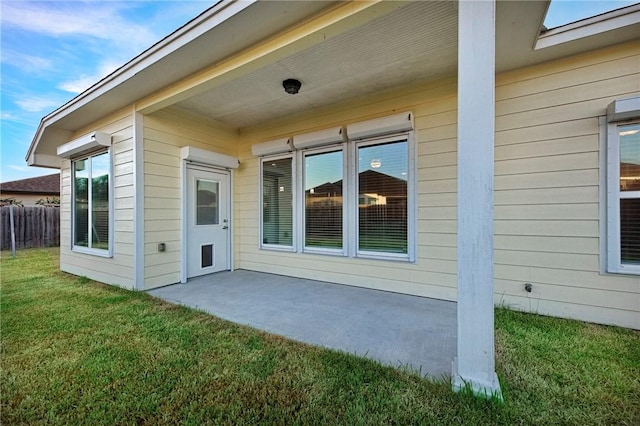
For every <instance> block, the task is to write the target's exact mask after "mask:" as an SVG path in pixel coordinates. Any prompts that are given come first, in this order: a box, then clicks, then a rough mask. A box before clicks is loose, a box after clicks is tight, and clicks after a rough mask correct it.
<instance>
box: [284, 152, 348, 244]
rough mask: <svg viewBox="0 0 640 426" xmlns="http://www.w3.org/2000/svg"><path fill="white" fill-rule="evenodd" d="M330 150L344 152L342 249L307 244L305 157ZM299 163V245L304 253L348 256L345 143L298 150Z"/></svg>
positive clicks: (297, 193) (297, 192)
mask: <svg viewBox="0 0 640 426" xmlns="http://www.w3.org/2000/svg"><path fill="white" fill-rule="evenodd" d="M328 152H342V248H341V249H332V248H323V247H307V245H306V229H307V228H306V214H307V211H306V208H307V206H306V200H305V186H306V182H305V171H304V164H305V161H304V160H305V157H306V156H307V155H316V154H323V153H328ZM298 164H299V170H298V171H297V175H298V176H299V177H300V179H299V181H300V187H299V188H298V189H297V191H296V198H298V200H297V201H298V202H297V205H299V206H300V209H299V214H298V217H297V219H298V220H297V224H298V226H297V228H298V232H297V235H299V238H300V240H299V242H298V247H301V252H303V253H312V254H324V255H333V256H346V255H347V253H348V252H347V237H346V235H347V234H348V230H349V228H348V221H347V208H346V207H347V203H346V202H345V200H346V199H347V197H346V195H347V192H346V189H347V173H348V163H347V156H346V148H345V146H344V144H340V145H331V146H323V147H320V148H309V149H305V150H300V151H298Z"/></svg>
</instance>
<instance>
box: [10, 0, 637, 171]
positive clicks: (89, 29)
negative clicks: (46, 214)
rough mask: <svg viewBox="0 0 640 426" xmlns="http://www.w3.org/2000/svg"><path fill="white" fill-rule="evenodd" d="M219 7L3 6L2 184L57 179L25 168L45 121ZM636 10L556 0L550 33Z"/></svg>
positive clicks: (44, 3) (170, 4)
mask: <svg viewBox="0 0 640 426" xmlns="http://www.w3.org/2000/svg"><path fill="white" fill-rule="evenodd" d="M213 3H215V0H210V1H204V0H203V1H199V0H190V1H189V0H186V1H184V0H183V1H157V0H156V1H143V0H137V1H131V0H130V1H39V2H36V1H6V0H0V31H1V45H0V53H1V55H0V64H1V68H0V71H1V74H0V91H1V100H0V111H1V128H2V129H1V151H0V157H1V168H0V181H2V182H6V181H11V180H16V179H23V178H27V177H32V176H39V175H43V174H48V173H52V172H54V170H52V169H41V168H34V167H28V166H27V165H26V163H25V161H24V157H25V154H26V152H27V149H28V147H29V145H30V143H31V140H32V138H33V135H34V133H35V131H36V129H37V127H38V124H39V122H40V119H41V118H42V117H43V116H45V115H47V114H48V113H50V112H51V111H53V110H54V109H56V108H57V107H59V106H61V105H62V104H64V103H65V102H67V101H69V100H70V99H72V98H73V97H74V96H75V95H77V94H78V93H80V92H82V91H83V90H84V89H87V88H88V87H89V86H91V85H92V84H93V83H95V82H97V81H98V80H99V79H101V78H102V77H104V76H106V75H107V74H109V73H110V72H112V71H113V70H115V69H116V68H117V67H119V66H121V65H123V64H124V63H126V62H127V61H129V60H130V59H132V58H133V57H135V56H136V55H137V54H139V53H141V52H142V51H144V50H145V49H146V48H148V47H150V46H151V45H152V44H154V43H155V42H157V41H158V40H160V39H161V38H163V37H165V36H166V35H168V34H170V33H171V32H172V31H174V30H175V29H177V28H179V27H180V26H182V25H183V24H185V23H186V22H187V21H189V20H190V19H192V18H194V17H195V16H197V15H198V14H199V13H201V12H202V11H203V10H205V9H206V8H208V7H209V6H211V5H212V4H213ZM633 3H634V1H622V2H621V1H613V0H609V1H572V0H566V1H557V0H556V1H554V2H553V3H552V7H551V9H550V15H551V16H549V17H548V20H547V22H546V25H547V27H554V26H557V25H560V24H562V23H566V22H570V21H574V20H577V19H582V18H585V17H588V16H592V15H594V14H598V13H602V12H603V11H605V10H610V9H615V8H618V7H622V6H625V5H628V4H633ZM556 17H557V18H556Z"/></svg>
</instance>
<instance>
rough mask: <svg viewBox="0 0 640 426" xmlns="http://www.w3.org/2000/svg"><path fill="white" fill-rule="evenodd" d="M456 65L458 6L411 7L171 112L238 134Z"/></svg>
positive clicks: (449, 71)
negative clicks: (287, 84) (295, 88)
mask: <svg viewBox="0 0 640 426" xmlns="http://www.w3.org/2000/svg"><path fill="white" fill-rule="evenodd" d="M456 64H457V10H456V4H455V3H454V2H416V3H409V4H406V5H405V6H404V7H402V8H399V9H396V10H394V11H392V12H391V13H389V14H387V15H385V16H383V17H381V18H378V19H375V20H373V21H371V22H369V23H367V24H365V25H362V26H360V27H357V28H354V29H351V30H349V31H346V32H344V33H343V34H341V35H338V36H336V37H333V38H330V39H328V40H326V41H324V42H322V43H320V44H318V45H316V46H314V47H312V48H308V49H306V50H303V51H301V52H298V53H296V54H294V55H292V56H289V57H286V58H284V59H281V60H278V61H277V62H275V63H272V64H270V65H268V66H266V67H264V68H262V69H259V70H256V71H254V72H252V73H249V74H247V75H244V76H242V77H240V78H238V79H236V80H234V81H230V82H228V83H225V84H222V85H220V86H218V87H215V88H214V89H212V90H209V91H206V92H204V93H201V94H198V95H196V96H194V97H191V98H190V99H187V100H185V101H182V102H179V103H177V104H176V106H178V107H180V108H182V109H185V110H188V111H192V112H195V113H198V114H201V115H204V116H207V117H211V118H213V119H215V120H217V121H220V122H222V123H225V124H227V125H230V126H233V127H237V128H242V127H246V126H250V125H253V124H256V123H260V122H264V121H268V120H271V119H275V118H278V117H282V116H286V115H289V114H291V113H294V112H297V111H301V110H306V109H312V108H317V107H320V106H323V105H328V104H331V103H334V102H338V101H340V100H344V99H346V98H350V97H354V96H361V95H366V94H368V93H373V92H376V91H379V90H384V89H388V88H391V87H394V86H398V85H401V84H404V83H407V82H410V81H413V80H418V79H424V78H425V77H429V78H438V77H441V76H445V75H449V74H453V73H455V70H456ZM286 78H296V79H298V80H300V81H301V82H302V89H301V91H300V93H299V94H297V95H295V96H291V95H288V94H286V93H285V92H284V90H283V88H282V81H283V80H284V79H286Z"/></svg>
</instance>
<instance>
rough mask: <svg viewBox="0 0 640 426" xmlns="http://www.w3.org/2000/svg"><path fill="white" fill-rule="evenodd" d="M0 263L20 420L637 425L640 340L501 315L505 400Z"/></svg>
mask: <svg viewBox="0 0 640 426" xmlns="http://www.w3.org/2000/svg"><path fill="white" fill-rule="evenodd" d="M56 253H57V251H56V249H46V250H24V251H20V252H18V258H17V259H15V260H14V259H12V258H11V257H10V255H8V254H7V253H6V252H4V253H2V260H1V265H0V266H1V270H0V271H1V274H2V277H1V278H2V285H1V286H2V292H1V307H0V309H1V311H0V314H1V317H0V319H1V331H2V340H1V343H2V353H1V356H2V357H1V367H2V368H1V376H0V377H1V379H0V393H1V404H2V405H1V407H0V409H1V411H0V413H1V417H0V422H1V423H2V424H3V425H9V424H91V425H94V424H105V425H113V424H153V425H156V424H178V423H181V424H194V425H196V424H212V423H226V424H256V423H263V424H265V423H266V424H274V423H275V424H292V423H294V424H296V423H297V424H314V425H315V424H384V423H394V424H424V425H429V424H455V425H460V424H465V425H467V424H468V425H480V424H505V425H513V424H545V425H546V424H576V425H584V424H618V425H625V424H627V425H638V424H640V382H639V380H640V334H639V333H638V332H636V331H631V330H625V329H620V328H615V327H603V326H597V325H592V324H585V323H581V322H577V321H566V320H559V319H553V318H546V317H541V316H536V315H530V314H522V313H517V312H511V311H508V310H504V309H500V310H498V311H497V313H496V341H497V370H498V374H499V376H500V379H501V382H502V388H503V393H504V397H505V400H506V401H505V403H504V405H501V404H499V403H496V402H495V401H484V400H478V399H475V398H473V397H470V396H469V395H463V394H454V393H452V392H451V391H450V385H449V383H445V382H440V383H434V382H430V381H427V380H423V379H421V378H419V377H416V376H415V375H412V374H409V373H406V372H401V371H397V370H395V369H392V368H388V367H383V366H380V365H378V364H376V363H374V362H372V361H368V360H365V359H361V358H358V357H354V356H351V355H347V354H343V353H339V352H335V351H330V350H324V349H319V348H315V347H311V346H308V345H304V344H301V343H296V342H292V341H289V340H287V339H284V338H280V337H277V336H272V335H269V334H266V333H262V332H260V331H256V330H253V329H250V328H247V327H242V326H238V325H234V324H231V323H229V322H225V321H222V320H219V319H216V318H213V317H211V316H209V315H206V314H203V313H201V312H198V311H195V310H191V309H187V308H183V307H176V306H172V305H169V304H167V303H164V302H161V301H158V300H155V299H153V298H151V297H150V296H148V295H146V294H143V293H134V292H128V291H124V290H120V289H117V288H113V287H109V286H104V285H100V284H97V283H94V282H92V281H90V280H87V279H84V278H78V277H73V276H70V275H66V274H63V273H60V272H58V271H57V263H58V257H57V254H56Z"/></svg>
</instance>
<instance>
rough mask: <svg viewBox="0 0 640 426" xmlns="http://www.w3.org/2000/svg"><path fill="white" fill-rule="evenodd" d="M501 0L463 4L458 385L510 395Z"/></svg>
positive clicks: (460, 8) (457, 387)
mask: <svg viewBox="0 0 640 426" xmlns="http://www.w3.org/2000/svg"><path fill="white" fill-rule="evenodd" d="M494 135H495V1H494V0H481V1H468V0H463V1H460V3H459V5H458V356H457V358H456V359H455V360H454V363H453V375H452V377H453V387H454V390H461V389H464V388H467V387H469V388H470V389H471V390H472V391H473V392H474V393H475V394H476V395H479V396H484V397H491V396H492V395H496V396H498V397H499V398H502V394H501V392H500V383H499V382H498V377H497V375H496V373H495V348H494V311H493V168H494V155H493V150H494V148H493V147H494Z"/></svg>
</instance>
